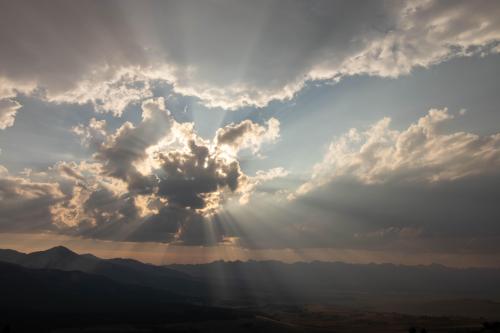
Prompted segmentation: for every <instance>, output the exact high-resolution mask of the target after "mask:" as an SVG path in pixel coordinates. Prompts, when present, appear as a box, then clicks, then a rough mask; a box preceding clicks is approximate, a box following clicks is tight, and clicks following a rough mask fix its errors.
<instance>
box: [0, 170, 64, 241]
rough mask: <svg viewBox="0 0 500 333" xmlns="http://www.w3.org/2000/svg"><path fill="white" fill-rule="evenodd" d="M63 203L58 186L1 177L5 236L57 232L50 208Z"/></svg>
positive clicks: (1, 218)
mask: <svg viewBox="0 0 500 333" xmlns="http://www.w3.org/2000/svg"><path fill="white" fill-rule="evenodd" d="M63 199H64V195H63V193H62V192H61V191H60V189H59V186H58V185H57V184H53V183H45V182H33V181H30V180H26V179H23V178H15V177H8V176H5V175H2V174H1V173H0V229H1V230H2V231H3V232H12V231H24V232H31V231H42V230H51V229H55V228H54V226H53V225H52V222H53V221H52V212H51V206H53V205H55V204H57V203H59V202H60V201H62V200H63Z"/></svg>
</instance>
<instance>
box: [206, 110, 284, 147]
mask: <svg viewBox="0 0 500 333" xmlns="http://www.w3.org/2000/svg"><path fill="white" fill-rule="evenodd" d="M266 125H267V128H266V127H264V126H262V125H259V124H256V123H253V122H252V121H251V120H248V119H247V120H243V121H242V122H240V123H238V124H234V123H232V124H229V125H226V126H224V127H222V128H219V129H218V130H217V132H216V133H215V141H216V145H218V146H219V147H224V146H226V147H229V148H231V149H232V151H233V152H235V153H237V152H238V151H239V150H242V149H246V148H249V149H250V150H251V151H252V152H253V153H257V152H258V151H259V150H260V148H261V146H262V144H263V143H266V142H270V143H273V142H275V141H276V140H277V139H278V137H279V135H280V122H279V120H278V119H276V118H271V119H269V120H268V121H267V122H266Z"/></svg>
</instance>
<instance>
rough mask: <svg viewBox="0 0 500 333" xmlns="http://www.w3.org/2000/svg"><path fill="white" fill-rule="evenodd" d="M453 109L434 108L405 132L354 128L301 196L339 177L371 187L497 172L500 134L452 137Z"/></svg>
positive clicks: (384, 124) (386, 122) (385, 125)
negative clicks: (447, 127) (449, 125)
mask: <svg viewBox="0 0 500 333" xmlns="http://www.w3.org/2000/svg"><path fill="white" fill-rule="evenodd" d="M453 117H454V116H453V115H451V114H450V113H449V112H448V110H447V109H441V110H439V109H431V110H429V112H428V114H427V115H425V116H423V117H422V118H420V119H419V120H418V121H417V122H416V123H413V124H411V125H410V126H409V127H408V128H407V129H405V130H403V131H397V130H394V129H391V128H390V121H391V120H390V118H384V119H382V120H380V121H378V122H377V123H375V124H373V125H372V126H370V127H369V128H368V129H367V130H362V131H360V130H357V129H351V130H350V131H349V132H348V133H346V134H344V135H342V136H341V137H339V138H338V139H336V140H334V141H333V142H332V143H331V144H330V146H329V148H328V151H327V153H326V154H325V156H324V159H323V161H321V162H320V163H318V164H316V165H315V166H314V168H313V174H312V177H311V180H309V181H308V182H306V183H305V184H303V185H302V186H300V188H299V189H298V190H297V193H298V194H304V193H307V192H309V191H310V190H312V189H314V188H316V187H318V186H322V185H324V184H327V183H328V182H330V181H332V180H334V179H335V178H338V177H344V176H347V177H352V178H354V179H357V180H358V181H360V182H362V183H365V184H373V183H387V182H427V183H433V182H441V181H453V180H456V179H460V178H464V177H468V176H474V175H479V174H487V173H492V172H494V171H496V170H498V167H499V166H500V134H498V133H497V134H493V135H491V136H486V137H481V136H479V135H476V134H473V133H467V132H454V133H447V132H446V131H445V130H444V129H443V128H442V127H443V124H444V123H446V122H447V121H450V120H451V119H453Z"/></svg>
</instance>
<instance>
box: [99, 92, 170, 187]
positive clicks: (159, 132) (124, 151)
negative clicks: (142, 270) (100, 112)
mask: <svg viewBox="0 0 500 333" xmlns="http://www.w3.org/2000/svg"><path fill="white" fill-rule="evenodd" d="M172 123H173V119H172V118H171V116H170V113H169V112H168V111H167V110H166V109H165V104H164V100H163V98H159V99H156V100H148V101H145V102H144V103H143V104H142V121H141V122H140V123H139V125H137V126H134V125H132V124H131V123H129V122H126V123H125V124H123V125H122V126H121V127H120V128H119V129H118V130H117V131H116V132H115V133H114V134H113V135H111V136H109V137H108V138H107V139H106V141H105V142H103V143H102V144H101V145H100V146H99V147H98V151H97V153H96V154H95V159H96V160H98V161H100V162H102V163H103V172H104V173H105V174H106V175H108V176H112V177H115V178H119V179H121V180H123V181H126V182H127V183H128V184H129V186H131V187H132V188H134V187H135V188H141V187H143V188H144V190H147V189H146V188H145V187H148V182H149V180H148V179H147V178H145V177H144V176H143V175H142V174H141V173H140V172H139V171H137V169H136V167H135V165H134V163H136V162H141V161H142V160H144V159H145V158H146V157H147V152H146V150H147V148H149V147H150V146H152V145H155V144H156V143H158V141H160V139H162V138H163V137H165V136H167V135H168V134H169V130H170V128H171V126H172ZM94 127H95V126H94ZM98 128H99V129H100V127H98Z"/></svg>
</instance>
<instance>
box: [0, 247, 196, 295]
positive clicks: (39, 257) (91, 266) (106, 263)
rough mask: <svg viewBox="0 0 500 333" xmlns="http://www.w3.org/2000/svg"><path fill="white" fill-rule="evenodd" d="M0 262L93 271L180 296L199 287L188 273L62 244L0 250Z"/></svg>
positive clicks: (190, 292)
mask: <svg viewBox="0 0 500 333" xmlns="http://www.w3.org/2000/svg"><path fill="white" fill-rule="evenodd" d="M0 261H3V262H8V263H13V264H17V265H21V266H23V267H27V268H40V269H57V270H62V271H80V272H85V273H89V274H97V275H102V276H105V277H108V278H110V279H112V280H115V281H118V282H122V283H129V284H139V285H143V286H148V287H154V288H158V289H163V290H168V291H175V292H176V293H178V294H184V295H200V293H201V292H202V290H203V286H202V285H201V284H200V283H199V282H197V281H195V280H194V279H193V278H192V277H191V276H190V275H188V274H186V273H182V272H180V271H176V270H173V269H169V268H166V267H161V266H154V265H150V264H145V263H142V262H139V261H136V260H132V259H100V258H98V257H96V256H94V255H91V254H82V255H80V254H77V253H75V252H73V251H71V250H69V249H68V248H65V247H63V246H57V247H54V248H51V249H48V250H46V251H39V252H32V253H29V254H24V253H20V252H16V251H13V250H0Z"/></svg>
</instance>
